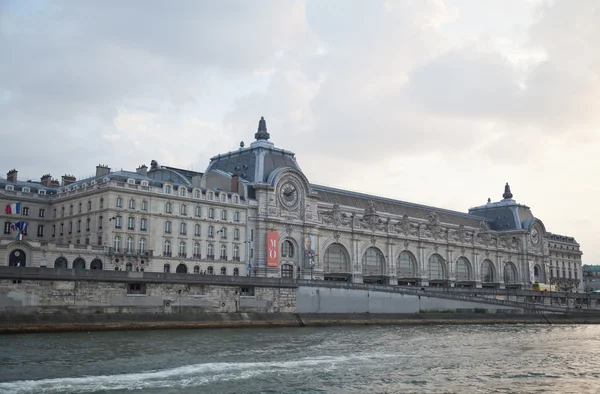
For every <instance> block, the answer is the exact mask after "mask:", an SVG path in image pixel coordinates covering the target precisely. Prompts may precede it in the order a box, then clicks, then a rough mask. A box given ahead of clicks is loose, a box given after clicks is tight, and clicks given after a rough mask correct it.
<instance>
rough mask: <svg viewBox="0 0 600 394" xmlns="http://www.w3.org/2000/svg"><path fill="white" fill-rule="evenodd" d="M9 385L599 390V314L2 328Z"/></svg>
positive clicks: (0, 378)
mask: <svg viewBox="0 0 600 394" xmlns="http://www.w3.org/2000/svg"><path fill="white" fill-rule="evenodd" d="M0 382H1V383H0V393H10V394H20V393H35V394H41V393H129V394H131V393H144V394H146V393H178V394H179V393H210V394H218V393H540V392H545V393H598V392H600V326H587V325H578V326H569V325H565V326H550V325H493V326H448V325H443V326H384V327H379V326H350V327H323V328H308V327H306V328H269V329H214V330H213V329H211V330H207V329H203V330H162V331H123V332H90V333H61V334H25V335H10V336H0Z"/></svg>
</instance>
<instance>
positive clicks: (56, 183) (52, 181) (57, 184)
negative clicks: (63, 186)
mask: <svg viewBox="0 0 600 394" xmlns="http://www.w3.org/2000/svg"><path fill="white" fill-rule="evenodd" d="M50 186H51V187H59V186H60V183H59V182H58V179H53V180H51V181H50Z"/></svg>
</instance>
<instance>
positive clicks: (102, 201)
mask: <svg viewBox="0 0 600 394" xmlns="http://www.w3.org/2000/svg"><path fill="white" fill-rule="evenodd" d="M99 208H100V209H102V208H104V198H101V199H100V206H99ZM63 213H65V208H64V207H63Z"/></svg>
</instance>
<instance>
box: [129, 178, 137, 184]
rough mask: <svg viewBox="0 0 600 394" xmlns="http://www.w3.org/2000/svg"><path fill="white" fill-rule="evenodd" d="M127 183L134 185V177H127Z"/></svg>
mask: <svg viewBox="0 0 600 394" xmlns="http://www.w3.org/2000/svg"><path fill="white" fill-rule="evenodd" d="M127 183H129V184H130V185H135V179H131V178H130V179H128V180H127Z"/></svg>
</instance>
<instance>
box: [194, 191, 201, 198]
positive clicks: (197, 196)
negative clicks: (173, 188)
mask: <svg viewBox="0 0 600 394" xmlns="http://www.w3.org/2000/svg"><path fill="white" fill-rule="evenodd" d="M194 198H200V190H198V189H196V190H194Z"/></svg>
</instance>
